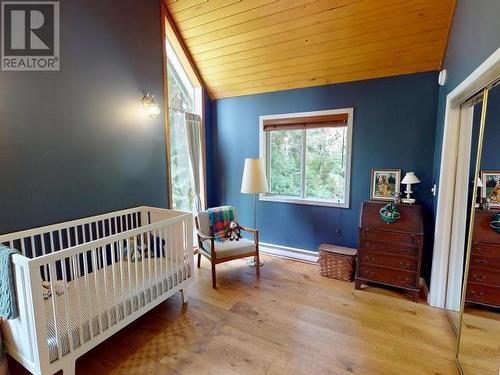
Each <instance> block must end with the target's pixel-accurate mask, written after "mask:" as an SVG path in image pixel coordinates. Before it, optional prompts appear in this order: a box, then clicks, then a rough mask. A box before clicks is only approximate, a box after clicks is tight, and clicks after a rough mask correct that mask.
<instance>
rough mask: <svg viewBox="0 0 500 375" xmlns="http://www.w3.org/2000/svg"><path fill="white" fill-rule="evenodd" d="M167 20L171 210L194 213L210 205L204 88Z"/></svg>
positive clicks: (168, 140)
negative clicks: (206, 167) (203, 116)
mask: <svg viewBox="0 0 500 375" xmlns="http://www.w3.org/2000/svg"><path fill="white" fill-rule="evenodd" d="M162 9H163V8H162ZM164 21H165V23H164V25H165V28H164V31H165V35H164V36H165V39H164V53H165V68H166V69H165V70H166V92H165V94H166V96H167V98H168V100H167V102H168V110H167V116H168V117H167V124H168V126H167V130H168V133H167V142H168V143H167V152H168V162H169V165H168V169H167V173H168V177H169V189H168V190H169V191H168V193H169V201H170V208H172V209H175V210H181V211H188V212H194V211H199V210H200V209H203V207H204V206H205V205H206V203H205V202H206V193H205V155H204V150H205V148H204V127H203V118H202V115H203V113H202V112H203V111H202V108H203V103H202V97H203V96H202V86H201V82H200V80H199V79H198V76H197V74H196V72H195V70H194V69H193V66H192V65H191V64H190V60H189V59H188V57H187V55H186V53H185V52H184V49H183V47H182V45H181V42H180V40H179V38H178V37H177V34H176V32H175V30H174V28H173V26H172V24H171V23H170V20H169V19H168V18H167V17H166V16H165V19H164Z"/></svg>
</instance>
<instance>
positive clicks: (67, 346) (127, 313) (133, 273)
mask: <svg viewBox="0 0 500 375" xmlns="http://www.w3.org/2000/svg"><path fill="white" fill-rule="evenodd" d="M16 235H17V238H12V237H11V238H7V237H6V236H0V242H2V243H5V241H8V242H7V243H8V244H11V245H12V246H13V247H16V241H17V244H19V245H21V249H22V253H23V254H24V256H15V257H13V261H14V265H15V270H16V275H17V276H16V279H19V280H18V281H17V282H20V283H23V284H26V286H25V290H24V291H23V293H24V295H23V294H22V293H21V294H20V295H19V298H20V299H23V300H24V301H21V302H20V304H25V305H26V306H25V307H24V308H25V310H26V311H28V312H29V311H30V310H31V312H32V316H33V318H34V319H33V324H32V325H30V326H29V327H28V328H29V329H28V332H27V336H29V337H27V338H28V339H29V341H30V345H31V342H33V346H35V347H34V348H30V350H29V353H31V356H32V358H31V360H34V361H35V362H38V361H39V362H40V363H41V364H42V365H43V363H47V364H50V363H54V362H56V361H57V360H59V359H61V358H63V357H64V356H66V355H69V354H70V353H72V352H76V351H78V352H80V351H81V352H82V353H83V352H85V351H87V350H88V349H89V348H91V347H94V346H95V345H96V340H97V341H98V342H100V341H102V340H104V339H105V338H107V337H109V336H110V335H111V334H113V333H114V332H116V331H117V330H119V329H120V328H122V327H123V326H125V325H126V324H128V323H129V322H130V321H131V320H134V319H135V318H137V317H138V316H140V315H141V314H143V313H144V312H145V310H149V309H151V308H152V307H154V306H156V305H157V304H158V303H160V302H161V301H163V300H164V299H165V298H166V297H168V296H169V295H172V294H173V293H175V292H177V291H178V290H179V289H180V288H181V284H182V283H183V282H187V280H188V279H189V278H190V277H191V272H192V270H193V251H192V250H193V247H192V215H191V214H186V213H181V212H175V211H169V210H161V209H155V208H150V207H140V208H138V209H131V210H124V211H120V212H116V213H113V214H106V215H100V216H96V217H93V218H88V219H82V220H76V221H73V222H68V223H63V224H59V225H54V226H49V227H44V228H40V229H39V230H38V232H37V230H36V229H35V230H31V231H25V232H20V233H16ZM7 236H9V235H7ZM23 244H24V247H22V245H23ZM28 244H29V246H27V245H28ZM65 245H66V246H65ZM30 253H31V254H30ZM29 255H32V256H31V257H30V256H29ZM42 281H45V282H46V283H48V285H49V286H50V288H49V289H50V291H51V295H50V296H47V295H46V296H45V297H46V299H44V296H43V294H42V292H41V290H42V291H43V289H41V288H42V287H41V285H42ZM28 285H29V287H28ZM46 294H47V293H46ZM162 297H163V298H162ZM28 315H29V314H28ZM24 318H29V316H28V317H26V316H25V317H24ZM108 333H109V334H108ZM33 337H35V338H36V339H35V340H33V341H32V340H30V338H33ZM33 349H34V350H33ZM38 355H39V356H40V358H37V356H38ZM78 355H81V354H78Z"/></svg>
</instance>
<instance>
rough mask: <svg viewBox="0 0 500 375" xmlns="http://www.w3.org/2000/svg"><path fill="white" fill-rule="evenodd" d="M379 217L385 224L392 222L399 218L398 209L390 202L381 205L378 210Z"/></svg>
mask: <svg viewBox="0 0 500 375" xmlns="http://www.w3.org/2000/svg"><path fill="white" fill-rule="evenodd" d="M379 213H380V218H381V219H382V221H383V222H384V223H386V224H392V223H395V222H396V221H398V220H399V218H400V217H401V214H400V213H399V212H398V209H397V207H396V206H395V205H393V204H392V203H389V204H387V205H385V206H384V207H382V208H381V209H380V211H379Z"/></svg>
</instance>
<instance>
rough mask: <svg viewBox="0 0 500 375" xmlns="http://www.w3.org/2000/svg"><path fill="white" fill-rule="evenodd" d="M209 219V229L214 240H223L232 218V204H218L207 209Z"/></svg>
mask: <svg viewBox="0 0 500 375" xmlns="http://www.w3.org/2000/svg"><path fill="white" fill-rule="evenodd" d="M208 217H209V219H210V230H211V231H212V236H214V239H215V240H216V241H223V240H224V234H225V233H226V229H227V227H228V226H229V223H231V221H233V220H234V209H233V207H232V206H220V207H214V208H209V209H208Z"/></svg>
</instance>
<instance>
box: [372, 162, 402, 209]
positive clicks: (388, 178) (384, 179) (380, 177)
mask: <svg viewBox="0 0 500 375" xmlns="http://www.w3.org/2000/svg"><path fill="white" fill-rule="evenodd" d="M400 191H401V169H393V168H372V172H371V183H370V199H371V200H378V201H392V200H393V199H394V195H395V194H399V193H400Z"/></svg>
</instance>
